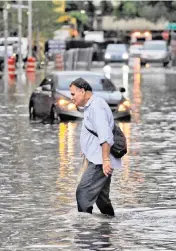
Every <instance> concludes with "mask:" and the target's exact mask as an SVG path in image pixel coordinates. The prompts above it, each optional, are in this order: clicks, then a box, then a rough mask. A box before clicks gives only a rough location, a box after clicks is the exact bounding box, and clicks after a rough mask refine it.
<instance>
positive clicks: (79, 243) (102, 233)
mask: <svg viewBox="0 0 176 251" xmlns="http://www.w3.org/2000/svg"><path fill="white" fill-rule="evenodd" d="M95 220H96V218H95ZM102 220H103V218H102ZM73 228H74V229H75V230H76V234H75V237H74V243H75V244H76V247H77V248H79V249H80V250H116V249H115V248H114V247H113V244H112V242H111V236H112V231H111V223H110V221H109V222H97V223H96V224H93V225H92V224H91V223H90V224H85V223H84V224H82V225H80V224H74V225H73Z"/></svg>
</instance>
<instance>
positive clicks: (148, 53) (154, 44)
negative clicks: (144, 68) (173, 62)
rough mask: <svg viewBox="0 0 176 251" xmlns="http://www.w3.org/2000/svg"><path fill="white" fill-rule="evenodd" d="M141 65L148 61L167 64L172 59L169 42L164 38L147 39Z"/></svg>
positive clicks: (142, 52)
mask: <svg viewBox="0 0 176 251" xmlns="http://www.w3.org/2000/svg"><path fill="white" fill-rule="evenodd" d="M140 58H141V65H145V64H146V63H150V62H151V63H162V64H163V66H164V67H165V66H167V65H168V64H169V61H170V59H171V55H170V51H169V48H168V46H167V42H166V41H164V40H151V41H145V42H144V46H143V49H142V51H141V56H140Z"/></svg>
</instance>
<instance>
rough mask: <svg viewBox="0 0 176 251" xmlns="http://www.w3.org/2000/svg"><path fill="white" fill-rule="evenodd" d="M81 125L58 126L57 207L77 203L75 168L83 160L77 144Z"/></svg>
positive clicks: (67, 124) (71, 123)
mask: <svg viewBox="0 0 176 251" xmlns="http://www.w3.org/2000/svg"><path fill="white" fill-rule="evenodd" d="M78 126H80V123H77V122H68V123H60V124H59V126H58V160H59V167H58V177H57V181H56V188H57V190H58V196H57V205H58V207H59V208H60V207H62V206H63V204H65V205H67V207H69V203H70V204H71V203H73V202H75V191H74V190H73V185H74V184H75V182H76V174H75V167H76V166H77V165H78V164H79V161H80V159H81V156H80V153H79V152H78V149H79V146H78V148H75V144H76V142H77V140H79V137H77V134H78V133H79V132H77V127H78ZM64 211H65V210H64Z"/></svg>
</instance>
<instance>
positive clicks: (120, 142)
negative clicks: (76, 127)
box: [85, 124, 127, 158]
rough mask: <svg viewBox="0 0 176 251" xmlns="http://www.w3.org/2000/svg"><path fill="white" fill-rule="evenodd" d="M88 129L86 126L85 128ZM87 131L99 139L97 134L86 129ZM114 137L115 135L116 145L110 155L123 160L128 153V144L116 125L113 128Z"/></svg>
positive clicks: (112, 147)
mask: <svg viewBox="0 0 176 251" xmlns="http://www.w3.org/2000/svg"><path fill="white" fill-rule="evenodd" d="M85 127H86V126H85ZM86 129H87V130H88V131H89V132H90V133H92V134H93V135H94V136H96V137H98V135H97V133H96V132H94V131H92V130H90V129H89V128H87V127H86ZM112 132H113V135H114V144H113V145H112V146H111V149H110V153H111V154H112V155H113V156H114V157H115V158H122V157H123V156H124V155H125V154H126V153H127V143H126V137H125V135H124V133H123V132H122V130H121V129H120V127H119V126H117V125H116V124H114V128H113V131H112Z"/></svg>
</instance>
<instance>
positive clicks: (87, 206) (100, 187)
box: [76, 162, 114, 216]
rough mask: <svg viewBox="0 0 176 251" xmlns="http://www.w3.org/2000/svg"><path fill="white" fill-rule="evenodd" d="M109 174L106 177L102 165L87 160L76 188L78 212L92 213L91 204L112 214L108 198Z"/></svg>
mask: <svg viewBox="0 0 176 251" xmlns="http://www.w3.org/2000/svg"><path fill="white" fill-rule="evenodd" d="M110 183H111V175H109V176H108V177H106V176H105V175H104V173H103V169H102V165H95V164H93V163H92V162H89V164H88V167H87V169H86V170H85V172H84V173H83V175H82V178H81V181H80V183H79V185H78V187H77V190H76V199H77V205H78V211H79V212H87V213H92V209H93V204H94V203H96V204H97V207H98V208H99V210H100V211H101V213H103V214H107V215H110V216H114V209H113V207H112V204H111V201H110V199H109V192H110Z"/></svg>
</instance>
